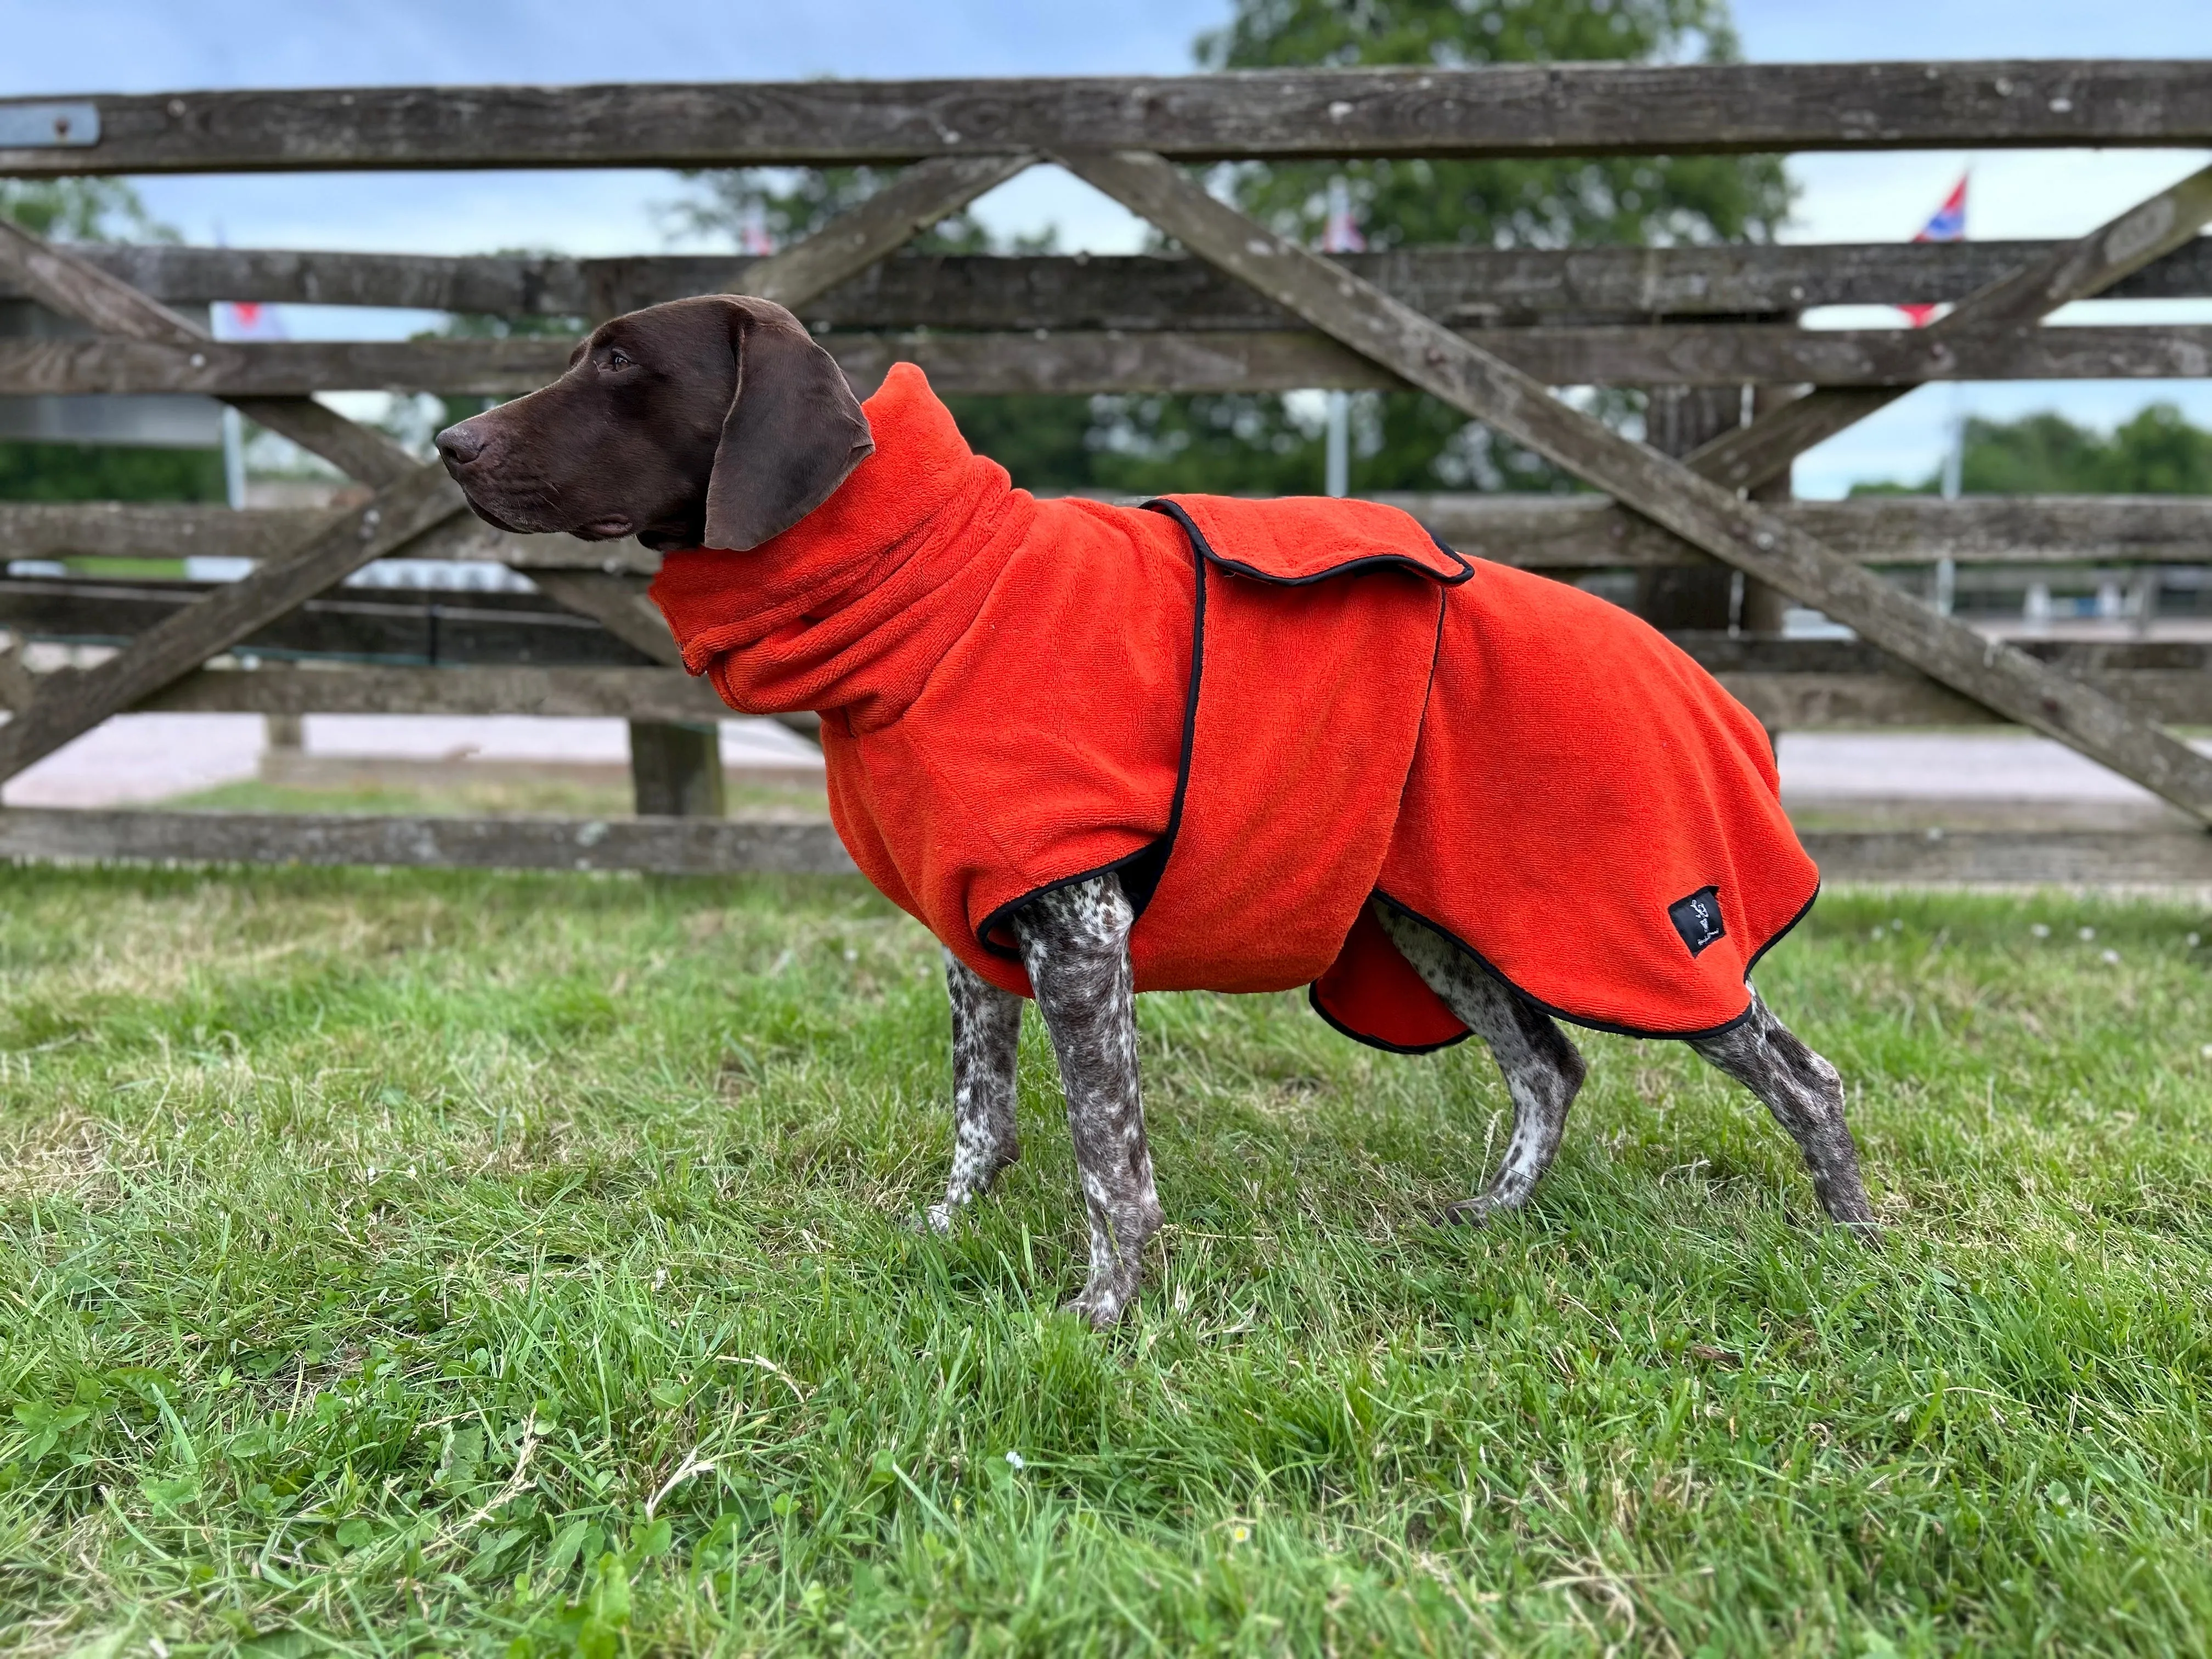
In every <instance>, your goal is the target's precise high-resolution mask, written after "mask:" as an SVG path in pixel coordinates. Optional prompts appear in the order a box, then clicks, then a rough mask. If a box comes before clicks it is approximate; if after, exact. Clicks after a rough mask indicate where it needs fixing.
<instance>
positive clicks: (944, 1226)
mask: <svg viewBox="0 0 2212 1659" xmlns="http://www.w3.org/2000/svg"><path fill="white" fill-rule="evenodd" d="M959 1213H960V1212H959V1211H957V1210H956V1209H954V1208H953V1207H952V1206H951V1205H950V1204H947V1203H945V1201H944V1200H942V1199H940V1200H938V1201H937V1202H936V1203H934V1204H933V1205H931V1206H929V1208H928V1209H927V1210H926V1211H925V1212H923V1213H922V1218H921V1225H923V1226H924V1227H925V1228H927V1230H928V1231H931V1232H933V1233H935V1234H936V1235H937V1236H938V1237H939V1238H942V1237H945V1234H947V1233H949V1232H951V1231H952V1223H953V1219H954V1218H955V1217H957V1215H958V1214H959Z"/></svg>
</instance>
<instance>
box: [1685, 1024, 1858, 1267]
mask: <svg viewBox="0 0 2212 1659" xmlns="http://www.w3.org/2000/svg"><path fill="white" fill-rule="evenodd" d="M1690 1046H1691V1047H1692V1048H1695V1049H1696V1050H1697V1051H1698V1053H1699V1054H1701V1055H1703V1056H1704V1057H1705V1059H1706V1060H1710V1061H1711V1063H1712V1064H1713V1065H1715V1066H1718V1067H1720V1069H1721V1070H1722V1071H1723V1072H1726V1073H1728V1074H1729V1076H1730V1077H1732V1078H1734V1079H1735V1080H1736V1081H1737V1082H1739V1083H1741V1084H1742V1085H1743V1086H1744V1087H1745V1088H1747V1089H1748V1090H1750V1091H1752V1093H1753V1094H1755V1095H1757V1096H1758V1097H1759V1099H1760V1100H1762V1101H1764V1102H1765V1103H1766V1109H1767V1110H1768V1111H1770V1112H1771V1113H1773V1114H1774V1118H1775V1121H1776V1122H1778V1123H1779V1124H1781V1126H1782V1127H1784V1128H1785V1129H1787V1130H1788V1131H1789V1132H1790V1139H1793V1140H1795V1141H1796V1143H1797V1150H1798V1151H1799V1152H1802V1153H1804V1155H1805V1164H1806V1167H1807V1168H1808V1169H1809V1170H1812V1172H1813V1191H1814V1194H1816V1195H1817V1196H1818V1197H1819V1198H1820V1207H1821V1208H1822V1209H1824V1210H1826V1212H1828V1214H1829V1215H1830V1216H1831V1217H1832V1218H1834V1219H1836V1220H1838V1221H1840V1222H1842V1223H1844V1225H1846V1226H1850V1227H1854V1228H1861V1229H1865V1230H1867V1231H1872V1229H1873V1227H1874V1225H1875V1220H1874V1206H1873V1205H1871V1204H1870V1203H1869V1202H1868V1201H1867V1191H1866V1182H1864V1181H1863V1180H1861V1179H1860V1177H1859V1153H1858V1148H1857V1146H1854V1145H1853V1144H1852V1141H1851V1131H1850V1125H1849V1124H1847V1123H1845V1122H1844V1080H1843V1079H1842V1078H1840V1077H1839V1076H1838V1075H1837V1073H1836V1068H1835V1067H1834V1066H1831V1065H1829V1064H1828V1062H1827V1061H1826V1060H1823V1059H1821V1058H1820V1055H1818V1054H1814V1052H1813V1051H1812V1050H1811V1049H1810V1048H1807V1047H1806V1046H1805V1044H1804V1042H1802V1040H1801V1039H1800V1038H1799V1037H1798V1036H1797V1034H1796V1032H1794V1031H1792V1030H1790V1028H1789V1027H1788V1026H1786V1025H1784V1024H1783V1023H1782V1022H1781V1021H1780V1020H1778V1019H1777V1018H1775V1017H1774V1014H1773V1012H1772V1011H1771V1009H1769V1008H1768V1007H1767V1006H1766V1004H1765V1001H1763V1000H1761V999H1760V997H1759V993H1757V992H1756V991H1754V992H1753V993H1752V995H1751V1012H1749V1013H1748V1014H1747V1015H1746V1016H1745V1017H1744V1018H1743V1019H1742V1020H1741V1021H1740V1022H1738V1023H1737V1024H1735V1025H1732V1026H1730V1027H1729V1029H1728V1030H1725V1031H1723V1032H1722V1033H1721V1034H1720V1035H1719V1036H1715V1037H1706V1038H1704V1039H1702V1040H1700V1041H1699V1042H1692V1044H1691V1045H1690Z"/></svg>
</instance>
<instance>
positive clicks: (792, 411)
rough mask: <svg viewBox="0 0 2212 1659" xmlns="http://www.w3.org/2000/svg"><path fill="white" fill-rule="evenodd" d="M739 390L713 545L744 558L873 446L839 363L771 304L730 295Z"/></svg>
mask: <svg viewBox="0 0 2212 1659" xmlns="http://www.w3.org/2000/svg"><path fill="white" fill-rule="evenodd" d="M723 303H724V304H725V305H726V307H728V309H729V319H730V350H731V352H732V355H733V356H734V357H735V358H736V360H737V369H738V373H737V391H736V392H735V393H734V394H733V395H732V398H731V399H730V412H729V413H728V414H727V415H726V416H724V417H723V420H722V439H721V442H720V444H719V445H717V446H716V447H715V450H714V473H713V476H712V477H709V478H708V482H707V545H708V547H714V548H727V549H730V550H733V551H737V552H743V551H744V550H746V549H748V548H754V547H758V546H759V545H760V544H762V543H763V542H764V541H766V540H768V539H769V538H770V537H771V536H776V535H781V533H782V532H784V531H787V530H788V529H790V528H791V526H793V525H795V524H797V523H798V522H799V520H801V519H803V518H805V516H806V515H807V514H808V513H811V512H812V511H813V510H814V509H815V508H816V507H819V506H821V505H822V503H823V502H824V501H828V500H829V496H830V495H831V493H832V492H833V491H835V490H836V488H837V486H838V485H839V484H841V483H844V482H845V476H846V474H848V473H849V472H850V471H852V470H853V469H854V467H856V466H858V465H860V463H861V462H862V461H863V460H865V459H867V457H868V455H869V453H871V452H872V450H873V449H874V448H875V447H876V441H875V438H874V436H873V435H872V434H871V433H870V432H869V430H868V417H867V416H866V415H864V414H863V413H861V411H860V399H859V398H855V397H854V395H853V389H852V387H851V386H848V385H846V384H845V374H844V371H843V370H842V369H841V368H838V367H837V360H836V358H834V357H832V356H830V355H829V353H828V352H826V351H824V350H823V349H822V348H821V347H820V346H819V345H817V344H816V343H815V342H814V337H813V336H812V335H811V334H809V333H808V332H807V331H806V325H805V324H804V323H802V322H800V321H799V319H798V318H796V317H794V316H793V315H792V314H791V313H789V312H788V311H786V310H785V309H784V308H783V307H781V306H780V305H777V304H775V303H774V302H773V301H768V300H755V299H750V298H748V297H746V296H744V295H727V296H726V297H725V298H724V301H723Z"/></svg>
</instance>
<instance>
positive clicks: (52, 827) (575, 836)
mask: <svg viewBox="0 0 2212 1659" xmlns="http://www.w3.org/2000/svg"><path fill="white" fill-rule="evenodd" d="M1804 841H1805V844H1806V848H1807V850H1808V851H1809V852H1810V853H1811V854H1813V857H1814V860H1815V861H1816V862H1817V863H1818V864H1819V865H1820V873H1821V878H1822V879H1823V880H1824V881H1826V882H1829V883H1850V882H1868V883H1878V884H1922V883H1925V884H1954V883H1973V884H2007V885H2050V884H2066V885H2105V884H2192V885H2194V884H2203V883H2207V882H2212V836H2203V835H2197V834H2191V833H2187V832H2179V833H2177V832H2172V831H2160V830H2118V831H2098V830H2079V829H2075V830H2051V831H2039V832H2038V831H2028V832H2020V831H2004V830H1951V831H1947V832H1943V833H1941V834H1933V835H1931V834H1930V833H1929V832H1928V831H1925V830H1875V831H1867V830H1813V831H1809V832H1808V833H1807V834H1806V835H1805V836H1804ZM0 857H4V858H10V859H23V860H57V861H66V862H79V861H106V860H132V861H149V862H154V863H170V862H178V863H209V864H223V863H247V864H286V863H293V864H314V865H348V864H354V865H380V866H458V867H463V868H470V869H510V870H582V871H623V870H635V871H644V872H656V873H662V874H670V875H706V874H722V873H736V872H775V873H789V874H801V875H849V874H853V873H854V869H853V865H852V861H851V860H850V859H849V858H848V857H847V855H846V854H845V849H844V848H842V846H841V845H839V843H838V841H837V837H836V831H834V830H833V829H831V828H830V827H829V824H828V823H826V822H823V823H762V822H751V821H747V820H743V819H715V818H431V817H339V816H335V815H322V814H312V815H311V814H305V813H301V814H293V813H245V812H163V811H61V810H40V809H35V808H24V807H16V808H13V809H9V810H5V811H0Z"/></svg>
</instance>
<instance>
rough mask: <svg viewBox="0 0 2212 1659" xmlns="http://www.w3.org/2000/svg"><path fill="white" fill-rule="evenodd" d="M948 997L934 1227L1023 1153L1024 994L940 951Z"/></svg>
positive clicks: (942, 1225)
mask: <svg viewBox="0 0 2212 1659" xmlns="http://www.w3.org/2000/svg"><path fill="white" fill-rule="evenodd" d="M945 989H946V990H948V991H950V992H951V994H952V1176H951V1180H949V1181H948V1182H945V1200H944V1202H942V1203H940V1204H933V1205H931V1206H929V1225H931V1226H932V1227H933V1228H934V1229H936V1231H939V1232H940V1233H941V1232H945V1231H948V1230H950V1229H951V1225H952V1217H953V1212H955V1211H957V1210H958V1209H959V1208H960V1206H962V1205H963V1204H965V1203H967V1202H968V1201H969V1200H970V1199H972V1198H974V1197H975V1194H978V1193H980V1192H981V1191H982V1190H983V1189H984V1188H987V1187H988V1186H989V1185H990V1184H991V1178H992V1176H995V1175H997V1174H998V1173H999V1171H1000V1170H1003V1169H1005V1168H1006V1165H1008V1164H1012V1162H1013V1161H1014V1160H1015V1159H1016V1158H1019V1157H1020V1156H1021V1155H1022V1147H1021V1141H1020V1139H1019V1138H1018V1136H1017V1134H1016V1133H1015V1131H1014V1067H1015V1065H1016V1062H1017V1060H1018V1056H1019V1051H1020V1048H1021V1041H1022V999H1021V998H1019V997H1018V996H1016V995H1014V994H1013V993H1012V992H1011V991H1001V990H1000V988H999V987H997V986H995V985H993V984H991V983H990V982H989V981H987V980H985V979H983V978H981V977H980V976H979V975H977V974H976V973H975V969H972V968H970V967H969V966H968V964H967V963H963V962H962V961H961V960H960V958H959V957H956V956H954V955H953V954H952V952H951V951H945Z"/></svg>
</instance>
